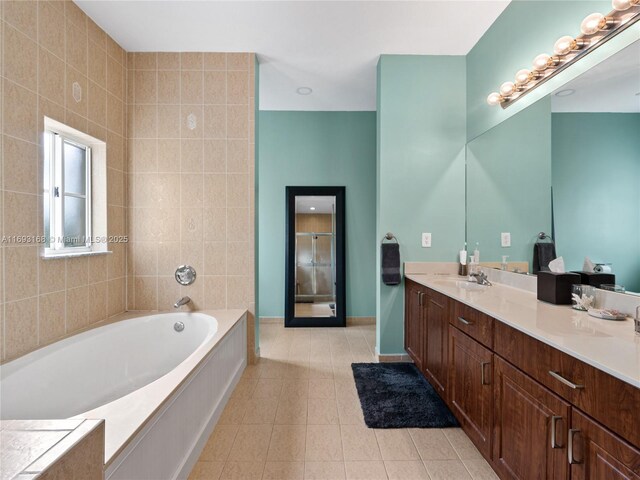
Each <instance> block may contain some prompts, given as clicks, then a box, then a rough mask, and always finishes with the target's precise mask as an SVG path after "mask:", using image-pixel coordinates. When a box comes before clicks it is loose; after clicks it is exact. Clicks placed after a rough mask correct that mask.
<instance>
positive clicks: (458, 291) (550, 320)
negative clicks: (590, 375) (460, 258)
mask: <svg viewBox="0 0 640 480" xmlns="http://www.w3.org/2000/svg"><path fill="white" fill-rule="evenodd" d="M406 277H407V278H409V279H410V280H413V281H414V282H417V283H419V284H421V285H424V286H426V287H428V288H430V289H432V290H435V291H437V292H440V293H442V294H444V295H446V296H448V297H451V298H453V299H455V300H457V301H459V302H462V303H464V304H466V305H469V306H471V307H473V308H474V309H476V310H479V311H481V312H482V313H485V314H487V315H489V316H490V317H493V318H496V319H497V320H499V321H501V322H503V323H505V324H507V325H508V326H510V327H513V328H515V329H516V330H519V331H521V332H523V333H525V334H527V335H528V336H530V337H533V338H535V339H537V340H540V341H541V342H543V343H546V344H547V345H550V346H552V347H555V348H556V349H558V350H560V351H562V352H564V353H566V354H568V355H570V356H572V357H575V358H577V359H579V360H582V361H583V362H585V363H587V364H589V365H591V366H593V367H595V368H597V369H599V370H602V371H604V372H606V373H608V374H610V375H612V376H613V377H616V378H618V379H620V380H622V381H624V382H626V383H628V384H630V385H633V386H635V387H637V388H640V356H639V355H638V353H639V352H640V337H638V336H637V335H635V333H634V329H633V320H631V319H627V320H625V321H610V320H602V319H598V318H593V317H591V316H589V315H588V314H587V313H586V312H581V311H578V310H573V309H572V308H571V306H567V305H551V304H548V303H545V302H541V301H539V300H537V298H536V294H535V293H531V292H528V291H525V290H520V289H517V288H512V287H508V286H504V285H500V284H494V285H493V286H491V287H485V288H484V289H482V290H481V291H477V290H469V289H465V288H464V287H463V286H459V285H457V284H456V282H459V281H460V277H457V276H444V275H420V274H408V275H406Z"/></svg>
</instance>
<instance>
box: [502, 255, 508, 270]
mask: <svg viewBox="0 0 640 480" xmlns="http://www.w3.org/2000/svg"><path fill="white" fill-rule="evenodd" d="M507 258H509V255H502V263H501V264H500V270H502V271H504V272H506V271H507V270H509V263H508V262H507Z"/></svg>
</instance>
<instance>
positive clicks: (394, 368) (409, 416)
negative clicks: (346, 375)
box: [351, 363, 459, 428]
mask: <svg viewBox="0 0 640 480" xmlns="http://www.w3.org/2000/svg"><path fill="white" fill-rule="evenodd" d="M351 368H352V369H353V376H354V378H355V380H356V388H357V389H358V396H359V397H360V405H362V412H363V413H364V421H365V423H366V424H367V426H368V427H369V428H446V427H457V426H459V424H458V422H457V420H456V418H455V417H454V416H453V414H452V413H451V411H450V410H449V408H448V407H447V406H446V405H445V403H444V402H443V401H442V399H441V398H440V396H438V394H437V393H436V391H435V390H434V389H433V387H432V386H431V385H430V384H429V382H427V380H426V379H425V378H424V377H423V376H422V374H421V373H420V372H419V371H418V369H417V368H416V367H415V365H413V364H412V363H352V364H351Z"/></svg>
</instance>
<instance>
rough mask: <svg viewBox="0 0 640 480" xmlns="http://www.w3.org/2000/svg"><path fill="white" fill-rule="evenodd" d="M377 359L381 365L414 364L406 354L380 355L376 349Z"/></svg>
mask: <svg viewBox="0 0 640 480" xmlns="http://www.w3.org/2000/svg"><path fill="white" fill-rule="evenodd" d="M376 358H377V359H378V362H379V363H413V360H411V357H410V356H409V355H407V354H406V353H395V354H387V353H385V354H380V353H379V352H378V349H377V348H376Z"/></svg>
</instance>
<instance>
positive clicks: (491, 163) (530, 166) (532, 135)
mask: <svg viewBox="0 0 640 480" xmlns="http://www.w3.org/2000/svg"><path fill="white" fill-rule="evenodd" d="M501 232H509V233H511V247H502V245H501V238H500V234H501ZM538 232H546V233H548V234H549V235H551V98H550V97H546V98H544V99H542V100H539V101H538V102H536V103H535V104H533V105H531V106H530V107H529V108H527V109H525V110H523V111H521V112H519V113H518V114H517V115H514V116H513V117H511V118H510V119H509V120H508V121H506V122H502V123H501V124H499V125H497V126H495V127H493V128H492V129H491V130H489V131H487V132H485V133H484V134H482V135H480V136H479V137H476V138H475V139H474V140H472V141H471V142H469V143H468V144H467V242H468V244H469V251H470V252H473V250H474V248H475V244H476V242H479V243H480V261H481V262H499V261H501V260H502V255H509V261H510V262H514V261H526V262H529V269H531V262H532V260H533V244H534V243H535V241H536V240H537V237H536V235H537V234H538ZM530 271H531V270H530Z"/></svg>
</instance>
